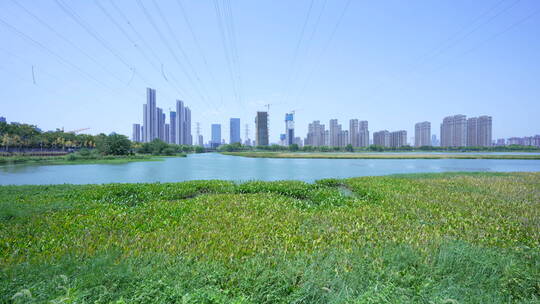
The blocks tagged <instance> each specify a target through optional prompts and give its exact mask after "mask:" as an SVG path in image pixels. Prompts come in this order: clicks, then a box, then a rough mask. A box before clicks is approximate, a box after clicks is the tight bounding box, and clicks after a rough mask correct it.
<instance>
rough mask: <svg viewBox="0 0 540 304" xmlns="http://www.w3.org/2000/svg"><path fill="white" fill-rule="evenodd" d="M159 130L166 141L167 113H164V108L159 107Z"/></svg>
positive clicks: (160, 135)
mask: <svg viewBox="0 0 540 304" xmlns="http://www.w3.org/2000/svg"><path fill="white" fill-rule="evenodd" d="M157 117H158V119H157V130H158V136H157V138H159V139H160V140H162V141H165V113H163V109H162V108H159V107H158V108H157Z"/></svg>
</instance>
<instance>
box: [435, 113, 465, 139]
mask: <svg viewBox="0 0 540 304" xmlns="http://www.w3.org/2000/svg"><path fill="white" fill-rule="evenodd" d="M465 146H467V116H465V115H454V116H448V117H445V118H444V119H443V122H442V124H441V147H465Z"/></svg>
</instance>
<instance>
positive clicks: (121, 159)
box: [0, 154, 186, 167]
mask: <svg viewBox="0 0 540 304" xmlns="http://www.w3.org/2000/svg"><path fill="white" fill-rule="evenodd" d="M68 157H69V154H68V155H66V156H44V157H41V156H39V157H35V156H22V157H19V156H15V157H11V158H12V159H10V157H2V158H0V167H3V166H13V165H88V164H125V163H132V162H146V161H163V158H167V157H186V156H185V155H167V156H165V155H135V156H113V157H103V158H86V159H85V158H80V159H71V160H70V159H69V158H68Z"/></svg>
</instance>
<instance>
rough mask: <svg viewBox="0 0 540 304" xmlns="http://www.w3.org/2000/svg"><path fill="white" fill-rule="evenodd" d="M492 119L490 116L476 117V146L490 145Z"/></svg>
mask: <svg viewBox="0 0 540 304" xmlns="http://www.w3.org/2000/svg"><path fill="white" fill-rule="evenodd" d="M491 131H492V117H491V116H487V115H484V116H479V117H478V129H477V132H478V133H477V135H476V139H477V146H480V147H489V146H491V145H492V141H493V139H492V134H491Z"/></svg>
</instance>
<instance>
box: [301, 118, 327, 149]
mask: <svg viewBox="0 0 540 304" xmlns="http://www.w3.org/2000/svg"><path fill="white" fill-rule="evenodd" d="M324 128H325V126H324V125H321V122H320V121H319V120H315V121H313V122H312V123H310V124H309V125H308V133H307V137H306V140H305V141H304V143H305V145H306V146H313V147H321V146H324V145H325V140H324V136H325V130H324Z"/></svg>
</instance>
